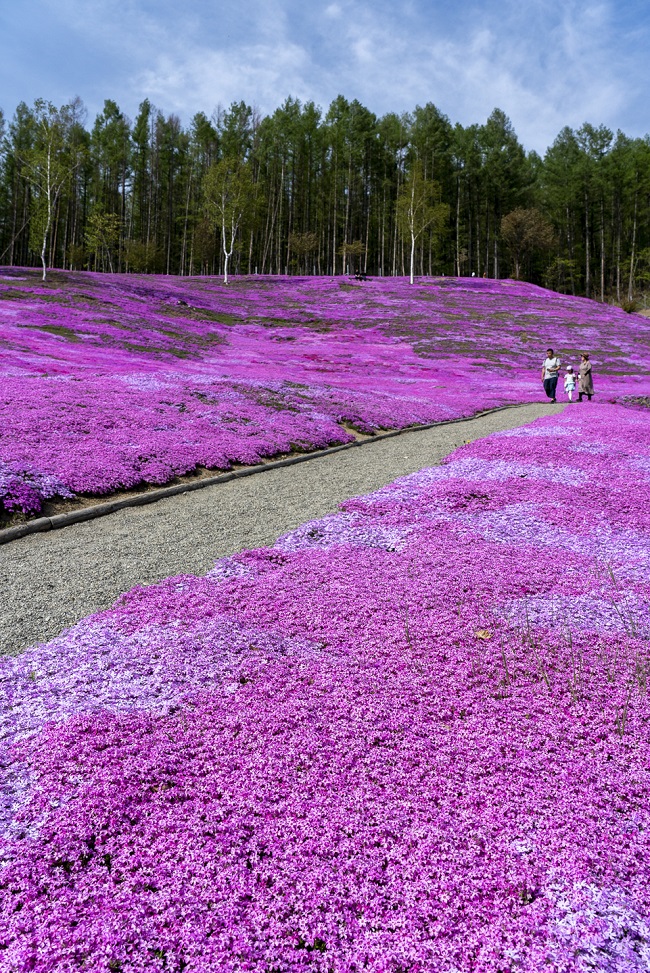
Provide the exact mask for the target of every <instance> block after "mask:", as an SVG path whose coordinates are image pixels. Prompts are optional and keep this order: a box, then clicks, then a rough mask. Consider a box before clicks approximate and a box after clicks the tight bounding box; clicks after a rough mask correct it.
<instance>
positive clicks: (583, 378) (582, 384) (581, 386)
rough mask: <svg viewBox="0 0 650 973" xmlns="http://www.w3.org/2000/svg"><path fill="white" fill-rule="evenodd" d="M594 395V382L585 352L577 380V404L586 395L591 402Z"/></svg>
mask: <svg viewBox="0 0 650 973" xmlns="http://www.w3.org/2000/svg"><path fill="white" fill-rule="evenodd" d="M593 394H594V380H593V377H592V374H591V362H590V361H589V355H588V354H587V352H586V351H585V353H584V355H583V356H582V361H581V362H580V375H579V378H578V402H582V396H583V395H586V396H587V398H588V399H589V401H590V402H591V397H592V395H593Z"/></svg>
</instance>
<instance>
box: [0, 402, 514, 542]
mask: <svg viewBox="0 0 650 973" xmlns="http://www.w3.org/2000/svg"><path fill="white" fill-rule="evenodd" d="M528 404H529V403H524V402H513V403H510V404H508V405H499V406H496V407H495V408H494V409H485V410H484V411H483V412H475V413H474V415H472V416H461V417H459V418H458V419H443V420H442V421H440V422H429V423H426V424H425V425H421V426H407V427H406V428H404V429H394V430H392V431H391V432H384V433H377V434H376V435H375V436H370V437H369V438H368V439H358V440H355V441H354V442H352V443H341V444H340V445H339V446H330V447H329V448H328V449H318V450H314V451H313V452H311V453H300V454H299V455H297V456H288V457H287V458H286V459H280V460H273V461H272V462H270V463H259V464H257V465H256V466H246V467H244V468H243V469H240V470H231V471H230V472H227V473H219V474H218V475H216V476H208V477H205V479H202V480H195V481H194V482H190V483H177V484H176V485H174V486H168V487H161V488H160V489H159V490H151V491H150V492H149V493H142V494H140V495H136V496H133V497H124V498H122V499H121V500H109V501H108V502H107V503H98V504H95V505H94V506H92V507H85V508H84V509H82V510H70V511H68V512H67V513H63V514H55V515H54V516H53V517H38V518H37V519H36V520H30V521H28V522H27V523H26V524H18V525H17V526H16V527H7V528H5V529H4V530H0V544H8V543H9V542H10V541H14V540H18V538H19V537H25V536H26V535H27V534H37V533H42V532H43V531H48V530H58V529H59V528H61V527H69V526H70V525H72V524H78V523H82V522H83V521H85V520H94V519H95V518H96V517H105V516H106V515H107V514H111V513H114V512H115V511H116V510H122V509H124V507H141V506H143V505H144V504H147V503H155V502H156V501H157V500H164V499H165V498H166V497H174V496H177V495H178V494H180V493H190V492H192V491H193V490H202V489H203V488H204V487H209V486H214V485H215V484H217V483H227V482H228V481H230V480H238V479H241V478H242V477H244V476H253V474H255V473H265V472H266V471H267V470H277V469H279V468H280V467H283V466H294V465H295V464H296V463H306V462H308V461H309V460H313V459H319V458H320V457H321V456H330V455H331V454H332V453H339V452H341V451H342V450H344V449H352V448H353V447H356V446H367V445H369V444H370V443H377V442H381V441H382V440H384V439H392V438H393V437H395V436H403V435H405V434H406V433H409V432H423V431H425V430H426V429H434V428H435V427H436V426H450V425H452V424H453V423H456V422H471V421H472V420H473V419H481V418H482V417H483V416H488V415H492V413H494V412H503V411H504V410H505V409H518V408H521V407H522V406H524V405H528Z"/></svg>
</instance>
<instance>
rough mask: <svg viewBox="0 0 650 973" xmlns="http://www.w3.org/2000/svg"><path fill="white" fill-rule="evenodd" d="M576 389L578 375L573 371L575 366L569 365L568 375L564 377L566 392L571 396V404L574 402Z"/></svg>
mask: <svg viewBox="0 0 650 973" xmlns="http://www.w3.org/2000/svg"><path fill="white" fill-rule="evenodd" d="M575 387H576V374H575V372H574V371H573V365H567V369H566V374H565V376H564V391H565V392H566V394H567V395H568V396H569V402H573V392H574V389H575Z"/></svg>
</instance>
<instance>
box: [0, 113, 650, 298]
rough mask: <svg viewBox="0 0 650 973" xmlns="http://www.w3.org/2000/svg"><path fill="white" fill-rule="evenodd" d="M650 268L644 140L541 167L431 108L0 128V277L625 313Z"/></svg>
mask: <svg viewBox="0 0 650 973" xmlns="http://www.w3.org/2000/svg"><path fill="white" fill-rule="evenodd" d="M226 184H227V186H228V187H229V188H228V189H227V191H226V192H225V195H224V191H223V190H224V186H226ZM237 187H239V189H237ZM236 199H239V203H236V202H235V200H236ZM235 211H236V212H235ZM648 253H650V138H648V137H646V138H644V139H631V138H628V137H627V136H626V135H625V134H624V133H622V132H617V133H613V132H612V131H610V130H609V129H607V128H606V127H604V126H599V125H594V124H587V123H585V124H584V125H582V126H581V127H580V128H578V129H576V130H573V129H571V128H568V127H567V128H564V129H562V131H561V132H560V133H559V134H558V136H557V138H556V140H555V141H554V143H553V145H551V146H550V147H549V149H548V151H547V152H546V153H545V155H544V157H543V158H541V157H540V156H539V155H538V154H537V153H535V152H530V153H527V152H526V151H525V149H524V147H523V146H522V145H521V143H520V142H519V140H518V138H517V135H516V133H515V131H514V128H513V126H512V123H511V122H510V120H509V119H508V118H507V116H506V115H505V114H504V113H503V112H502V111H501V110H499V109H495V110H494V111H493V112H492V114H491V115H490V116H489V118H487V119H486V120H485V122H484V123H482V124H479V123H474V124H471V125H468V126H462V125H459V124H453V123H452V122H451V121H450V119H449V118H447V117H446V116H445V115H444V114H443V113H442V112H441V111H440V110H439V108H437V107H436V106H435V105H434V104H431V103H428V104H426V105H423V106H421V105H418V106H416V107H415V109H414V110H413V111H412V112H410V113H408V112H405V113H402V114H401V115H399V114H395V113H389V114H387V115H384V116H383V117H377V116H376V115H375V114H373V112H371V111H370V110H369V109H367V108H366V107H364V106H363V105H362V104H361V103H360V102H359V101H357V100H351V101H350V100H348V99H346V98H345V97H343V96H342V95H339V96H338V97H337V98H335V99H334V101H333V102H332V104H331V105H330V106H329V107H328V108H327V109H326V110H321V109H320V108H319V107H318V106H316V105H314V104H313V103H312V102H307V103H304V104H303V103H301V102H300V101H299V100H298V99H296V98H287V99H286V101H285V102H284V104H282V105H281V106H279V107H278V108H277V109H276V110H275V111H274V112H272V113H271V114H270V115H268V116H265V117H262V116H261V115H260V113H259V112H258V111H256V110H255V109H254V108H253V107H252V106H250V105H247V104H245V103H244V102H242V101H240V102H235V103H233V104H232V105H231V106H230V107H229V108H226V109H217V110H216V111H215V112H214V113H213V114H212V116H211V117H208V116H207V115H206V114H205V113H203V112H197V114H195V115H194V117H193V118H192V120H191V122H190V123H189V125H187V126H184V125H183V124H182V123H181V121H180V120H179V118H178V117H177V116H176V115H173V114H171V115H165V114H164V113H163V112H162V111H160V110H159V109H157V108H156V107H155V106H153V105H152V104H151V103H150V102H149V101H148V100H145V101H143V102H142V104H141V105H140V108H139V111H138V113H137V116H136V118H135V119H134V120H131V119H129V118H128V117H127V116H126V115H125V114H124V113H123V112H122V111H121V110H120V108H119V106H118V105H117V104H116V103H115V102H114V101H111V100H107V101H106V102H105V104H104V107H103V109H102V111H101V112H99V114H98V115H97V117H96V118H95V119H94V121H93V122H92V123H90V124H87V123H86V112H85V109H84V106H83V104H82V103H81V102H80V101H79V99H75V100H74V101H73V102H71V103H70V104H69V105H64V106H62V107H61V108H55V107H54V106H53V105H51V104H49V103H48V102H45V101H38V102H36V103H35V105H34V106H33V107H31V108H30V107H28V106H27V105H26V104H24V103H21V104H20V105H19V106H18V107H17V108H16V111H15V113H14V115H13V117H11V118H8V117H7V116H6V115H3V114H2V113H1V112H0V262H1V263H5V264H9V265H23V266H29V265H35V264H41V265H42V266H43V269H44V271H45V269H46V267H49V266H54V267H68V268H74V269H80V268H87V269H94V270H100V271H101V270H114V271H118V272H124V271H127V272H137V273H154V272H157V273H177V274H224V275H225V276H227V274H228V273H229V272H231V273H232V272H234V273H263V274H285V273H287V274H341V273H349V272H352V271H353V270H357V271H361V272H363V273H367V274H371V275H405V274H407V273H408V274H410V275H412V277H415V276H416V275H423V274H460V275H462V274H466V275H471V274H475V275H477V276H483V275H487V276H489V277H505V276H523V277H526V278H528V279H529V280H532V281H537V282H539V283H547V284H549V285H550V286H554V287H557V288H559V289H561V290H565V291H569V292H571V293H575V294H587V295H589V296H593V297H598V298H601V299H603V298H604V297H605V296H613V297H615V298H616V299H618V300H619V301H623V300H626V299H627V300H631V299H632V296H633V294H634V293H635V291H637V290H639V289H640V288H643V287H645V286H647V283H648V277H649V274H650V271H649V270H648V266H649V258H648Z"/></svg>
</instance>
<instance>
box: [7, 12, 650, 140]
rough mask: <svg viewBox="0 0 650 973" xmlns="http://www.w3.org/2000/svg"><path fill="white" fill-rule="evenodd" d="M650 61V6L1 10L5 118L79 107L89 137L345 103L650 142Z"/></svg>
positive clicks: (542, 134)
mask: <svg viewBox="0 0 650 973" xmlns="http://www.w3.org/2000/svg"><path fill="white" fill-rule="evenodd" d="M649 51H650V3H649V2H648V0H619V2H613V0H602V2H597V0H519V2H515V0H482V2H474V0H455V2H454V0H444V2H443V0H372V2H365V0H331V2H329V0H324V2H322V3H318V2H312V0H239V2H233V0H230V2H228V3H226V2H224V0H184V2H183V0H119V2H117V0H0V108H2V109H3V110H4V113H5V116H6V117H7V118H10V117H11V115H12V114H13V112H14V110H15V108H16V106H17V105H18V103H19V102H21V101H25V102H27V104H32V103H33V101H34V100H35V99H36V98H45V99H47V100H49V101H52V102H53V103H54V104H55V105H57V106H58V105H62V104H64V103H66V102H68V101H70V100H71V99H72V98H74V97H76V96H78V97H80V98H81V99H82V100H83V102H84V103H85V105H86V108H87V110H88V122H89V124H92V120H93V118H94V116H95V115H96V114H97V113H98V112H99V111H100V110H101V108H102V106H103V103H104V100H105V99H106V98H110V99H112V100H114V101H116V102H117V103H118V105H119V107H120V108H121V109H122V111H123V112H124V113H125V114H126V115H128V116H129V117H130V118H134V117H135V115H136V114H137V110H138V106H139V104H140V103H141V102H142V101H143V100H144V99H145V98H149V100H150V101H151V102H152V103H153V104H154V105H155V106H156V107H157V108H159V109H160V110H161V111H162V112H163V113H164V114H165V115H168V114H171V113H174V114H177V115H178V116H179V117H180V118H181V120H182V122H183V123H184V124H187V123H188V122H189V121H190V119H191V118H192V116H193V115H194V114H195V113H196V112H197V111H203V112H205V113H206V114H207V115H208V116H210V115H211V114H212V112H213V111H214V110H215V109H216V108H217V107H222V108H227V107H228V106H229V105H230V104H231V103H232V102H233V101H241V100H243V101H245V102H247V103H248V104H250V105H252V106H254V107H256V108H257V109H259V111H260V113H261V114H263V115H265V114H270V113H272V112H273V111H274V110H275V108H277V107H279V106H280V105H281V104H282V103H283V102H284V100H285V99H286V98H287V97H288V96H292V97H297V98H299V99H300V100H301V101H303V102H305V101H314V102H316V104H317V105H319V106H321V107H322V108H323V109H324V110H326V109H327V106H328V105H329V104H330V102H331V101H332V100H333V99H334V98H335V97H336V96H337V95H339V94H342V95H344V96H345V97H346V98H348V99H350V100H351V99H353V98H357V99H358V100H359V101H360V102H361V103H362V104H363V105H365V106H366V107H367V108H369V109H370V110H371V111H373V112H375V113H376V114H377V115H383V114H385V113H386V112H398V113H400V114H401V113H402V112H407V111H412V110H413V108H414V107H415V106H416V105H424V104H426V103H427V102H433V103H434V104H435V105H436V106H437V107H438V109H439V110H440V111H442V112H443V113H444V114H446V115H447V116H448V117H449V119H450V120H451V122H452V123H456V122H460V123H461V124H462V125H469V124H472V123H475V122H477V123H483V122H484V121H485V120H486V118H487V117H488V115H489V114H490V113H491V111H492V110H493V109H494V108H501V109H502V110H503V111H504V112H505V113H506V114H507V115H508V116H509V118H510V119H511V121H512V123H513V125H514V128H515V131H516V133H517V135H518V137H519V139H520V141H521V142H522V144H523V145H524V147H525V148H526V149H527V150H531V149H535V150H536V151H538V152H540V153H541V154H543V153H544V151H545V149H546V148H547V147H548V146H549V145H550V144H551V143H552V142H553V140H554V139H555V137H556V136H557V135H558V133H559V132H560V131H561V129H562V128H563V127H564V126H565V125H568V126H570V127H571V128H577V127H579V126H580V125H581V124H583V122H591V123H592V124H594V125H600V124H603V125H606V126H608V127H609V128H611V129H612V130H613V131H614V132H616V131H617V130H618V129H622V131H624V132H625V133H626V135H629V136H631V137H637V136H643V135H646V134H647V133H648V132H650V117H649V116H650V97H649V95H650V56H649V54H648V52H649Z"/></svg>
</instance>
